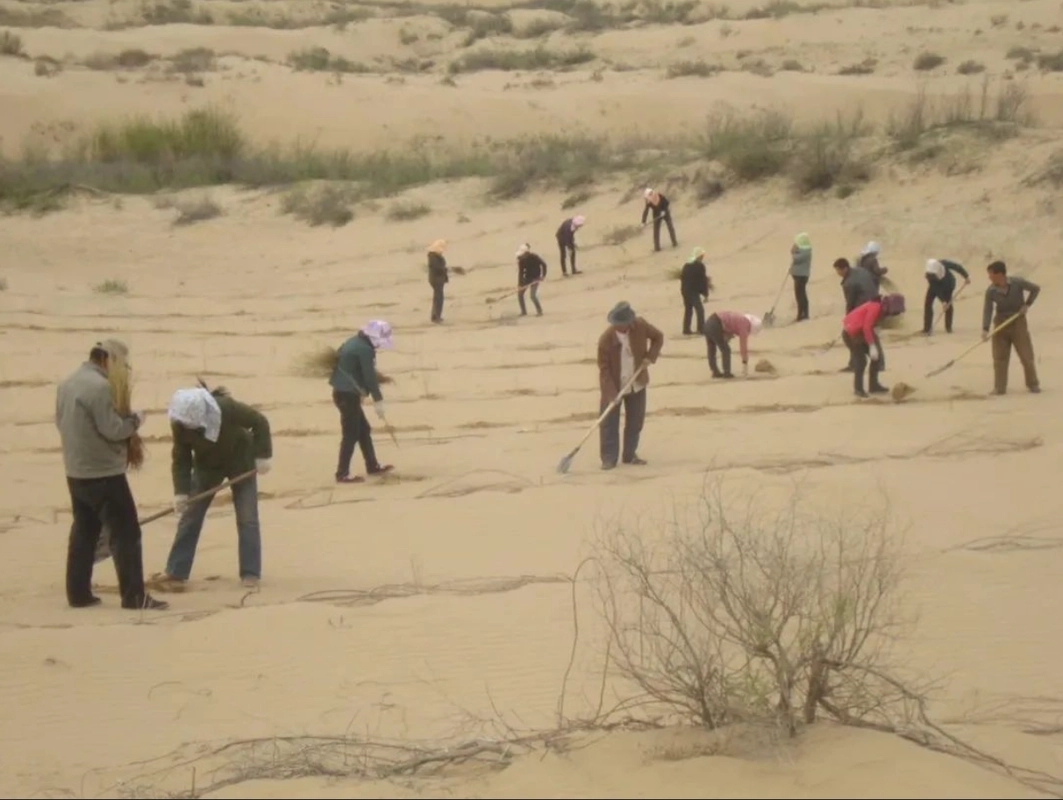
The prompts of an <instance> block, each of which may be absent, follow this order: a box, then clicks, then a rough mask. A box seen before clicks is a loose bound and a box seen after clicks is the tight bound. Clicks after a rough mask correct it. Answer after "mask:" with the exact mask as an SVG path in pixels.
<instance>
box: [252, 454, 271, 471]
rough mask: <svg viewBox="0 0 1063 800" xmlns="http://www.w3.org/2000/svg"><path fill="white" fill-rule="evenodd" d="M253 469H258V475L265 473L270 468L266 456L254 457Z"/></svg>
mask: <svg viewBox="0 0 1063 800" xmlns="http://www.w3.org/2000/svg"><path fill="white" fill-rule="evenodd" d="M255 469H257V470H258V474H259V475H265V474H266V473H267V472H269V471H270V470H271V469H272V465H271V464H270V463H269V459H268V458H256V459H255Z"/></svg>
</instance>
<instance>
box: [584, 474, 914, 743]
mask: <svg viewBox="0 0 1063 800" xmlns="http://www.w3.org/2000/svg"><path fill="white" fill-rule="evenodd" d="M800 497H801V495H800V494H799V493H798V491H796V490H795V491H794V492H793V494H792V495H791V496H790V498H789V499H788V500H787V501H786V502H785V503H783V504H782V505H777V506H774V507H773V505H774V504H772V503H771V502H765V498H764V497H763V496H762V495H761V493H753V494H745V495H741V496H740V495H739V494H738V493H734V492H728V491H725V487H724V485H723V483H722V482H712V483H709V484H708V485H707V486H706V489H705V491H704V493H703V496H702V498H701V502H700V503H698V504H697V506H696V507H695V508H690V509H687V508H677V509H676V510H675V513H674V516H673V518H672V519H671V520H670V522H669V523H668V524H667V525H665V526H664V528H663V530H657V531H655V532H653V533H652V534H649V533H647V532H639V531H636V530H633V529H632V528H631V526H630V525H628V524H618V525H614V526H611V527H609V528H608V529H606V530H605V531H604V532H603V533H602V534H601V535H600V537H599V539H598V542H597V546H596V553H595V557H596V558H597V559H598V561H599V563H600V565H601V576H602V577H601V578H600V580H599V583H598V586H599V592H598V594H599V600H600V609H601V611H602V614H603V617H604V620H605V622H606V624H607V626H608V631H609V635H610V640H609V641H610V652H611V654H612V659H613V664H614V667H615V668H616V669H617V670H618V671H619V673H620V674H621V675H622V676H623V677H624V678H625V679H626V680H627V681H629V682H630V683H631V684H632V685H633V686H634V687H637V690H638V691H639V692H640V693H641V694H643V695H645V696H646V697H648V698H651V699H652V701H654V702H655V703H657V704H660V705H662V706H663V707H664V708H665V709H669V710H671V711H672V712H675V713H678V714H679V715H680V716H681V717H684V718H685V719H686V720H687V721H688V722H690V723H694V724H698V725H702V726H704V727H706V728H710V729H711V728H718V727H720V726H722V725H726V724H729V723H733V722H739V721H746V722H764V721H772V722H774V723H776V724H778V725H779V726H781V728H782V729H783V730H785V731H786V732H787V733H788V734H789V735H794V734H796V733H797V731H798V730H799V729H800V728H801V727H803V726H805V725H810V724H812V723H813V722H815V721H816V719H817V718H818V717H820V716H821V715H822V716H826V717H828V718H831V719H835V720H838V721H841V722H844V723H846V724H861V723H866V724H867V725H869V726H893V725H894V724H896V721H897V720H898V719H899V718H902V717H904V715H905V709H904V708H903V702H902V701H903V697H902V696H901V694H900V692H899V691H898V689H897V688H896V687H895V686H893V685H891V684H890V678H889V669H890V656H891V645H892V643H893V640H894V637H895V635H896V634H897V633H898V632H900V631H901V630H902V629H903V626H904V625H905V624H906V620H905V619H904V618H903V617H902V615H901V613H900V612H899V610H898V605H897V599H898V598H897V589H898V586H899V584H900V581H901V578H902V568H901V564H902V561H901V556H900V546H899V540H898V538H897V536H896V531H895V529H894V526H893V524H892V523H891V520H890V517H889V514H888V511H887V510H882V511H877V512H867V513H863V514H860V515H846V514H840V515H838V516H837V517H835V518H824V517H822V516H820V515H816V514H809V513H806V512H805V511H804V509H803V507H802V505H801V503H800Z"/></svg>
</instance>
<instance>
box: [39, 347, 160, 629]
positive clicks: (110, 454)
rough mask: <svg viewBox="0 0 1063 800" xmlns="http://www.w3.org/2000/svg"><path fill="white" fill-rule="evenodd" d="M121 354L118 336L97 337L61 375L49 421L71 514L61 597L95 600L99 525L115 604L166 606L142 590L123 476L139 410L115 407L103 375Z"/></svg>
mask: <svg viewBox="0 0 1063 800" xmlns="http://www.w3.org/2000/svg"><path fill="white" fill-rule="evenodd" d="M128 357H129V349H128V348H127V347H126V346H125V344H123V343H122V342H120V341H117V340H115V339H108V340H106V341H104V342H99V343H97V344H96V345H95V346H94V347H93V348H92V350H91V351H90V353H89V360H88V361H86V362H85V363H84V364H82V365H81V366H80V367H78V369H77V370H76V371H75V372H74V373H73V374H71V375H70V376H69V377H68V378H66V380H64V381H63V382H62V383H60V384H59V389H58V391H57V392H56V402H55V424H56V427H57V428H58V429H59V437H60V439H61V440H62V445H63V464H64V468H65V470H66V483H67V487H68V489H69V491H70V502H71V509H72V512H73V517H74V519H73V522H72V524H71V526H70V541H69V544H68V546H67V557H66V599H67V602H68V603H69V604H70V605H71V606H72V607H74V608H85V607H87V606H95V605H98V604H99V603H100V599H99V598H98V597H96V596H95V595H93V594H92V567H93V563H94V560H95V559H94V556H95V553H96V546H97V543H98V542H99V539H100V534H101V531H102V530H103V526H104V525H106V526H107V528H108V531H109V533H110V549H111V553H112V557H113V560H114V566H115V571H116V572H117V573H118V591H119V594H120V595H121V598H122V608H130V609H156V610H162V609H166V608H168V607H169V604H168V603H164V602H162V601H161V600H156V599H154V598H153V597H151V596H150V595H149V594H148V593H147V592H146V591H145V590H144V562H143V555H142V551H141V533H140V523H139V522H138V520H137V506H136V502H135V501H134V500H133V493H132V491H130V488H129V481H128V480H127V479H126V462H127V448H128V446H129V438H130V437H131V436H132V435H133V434H134V433H136V431H137V429H138V428H139V427H140V425H141V423H142V422H143V420H144V416H143V414H141V413H139V412H137V413H134V414H132V415H130V416H125V417H124V416H122V415H120V414H119V413H118V411H117V410H116V409H115V406H114V400H113V399H112V395H111V385H110V383H109V381H108V379H107V371H108V369H109V366H110V364H111V363H112V362H117V361H118V360H121V361H124V362H127V361H128Z"/></svg>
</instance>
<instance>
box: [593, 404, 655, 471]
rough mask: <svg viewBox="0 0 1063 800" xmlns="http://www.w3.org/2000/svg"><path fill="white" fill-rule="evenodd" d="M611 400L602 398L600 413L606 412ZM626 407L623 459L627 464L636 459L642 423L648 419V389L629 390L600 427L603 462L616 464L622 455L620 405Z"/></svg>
mask: <svg viewBox="0 0 1063 800" xmlns="http://www.w3.org/2000/svg"><path fill="white" fill-rule="evenodd" d="M608 405H609V402H608V401H607V400H606V399H605V398H602V403H601V406H600V408H599V410H598V413H599V414H602V413H604V412H605V409H606V408H607V407H608ZM621 406H623V407H624V451H623V455H622V460H623V462H624V463H625V464H629V463H631V462H632V461H634V459H635V456H636V455H637V454H638V449H639V436H641V435H642V424H643V423H644V422H645V421H646V390H645V389H643V390H642V391H639V392H628V393H627V394H626V395H624V399H623V400H622V401H620V403H618V404H617V406H616V408H614V409H613V410H612V411H611V412H610V413H609V416H607V417H606V418H605V419H604V420H602V424H601V426H600V427H599V428H598V434H599V443H600V451H601V456H602V464H610V465H615V464H616V459H617V455H620V453H618V451H619V450H620V407H621Z"/></svg>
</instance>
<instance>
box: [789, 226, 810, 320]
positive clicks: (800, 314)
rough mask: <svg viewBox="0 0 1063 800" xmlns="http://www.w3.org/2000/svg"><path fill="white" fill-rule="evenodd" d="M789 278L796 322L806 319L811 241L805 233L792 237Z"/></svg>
mask: <svg viewBox="0 0 1063 800" xmlns="http://www.w3.org/2000/svg"><path fill="white" fill-rule="evenodd" d="M790 277H791V278H793V280H794V300H796V301H797V322H800V321H801V320H806V319H808V279H809V278H810V277H812V240H811V239H809V238H808V234H807V233H799V234H797V236H795V237H794V245H793V247H791V248H790Z"/></svg>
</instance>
